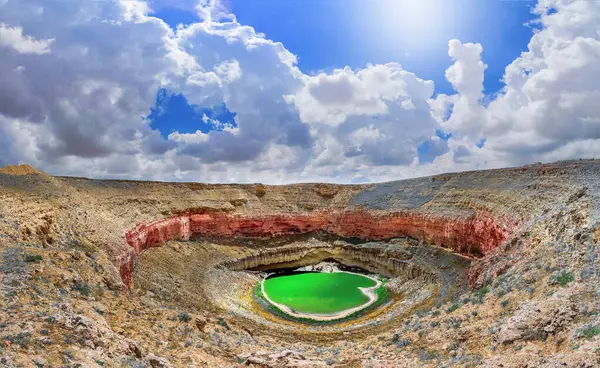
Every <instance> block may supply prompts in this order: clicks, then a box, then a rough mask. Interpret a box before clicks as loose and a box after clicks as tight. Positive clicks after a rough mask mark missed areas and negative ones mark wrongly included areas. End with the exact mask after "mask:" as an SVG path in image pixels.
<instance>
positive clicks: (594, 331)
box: [581, 325, 600, 340]
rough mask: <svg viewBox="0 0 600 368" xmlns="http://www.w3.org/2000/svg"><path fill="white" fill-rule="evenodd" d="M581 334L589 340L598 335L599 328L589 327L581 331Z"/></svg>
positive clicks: (599, 333) (599, 332)
mask: <svg viewBox="0 0 600 368" xmlns="http://www.w3.org/2000/svg"><path fill="white" fill-rule="evenodd" d="M581 334H582V335H583V337H585V338H586V339H588V340H589V339H591V338H592V337H594V336H598V335H600V327H598V326H592V325H589V326H587V327H586V328H584V329H583V330H582V331H581Z"/></svg>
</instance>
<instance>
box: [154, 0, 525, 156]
mask: <svg viewBox="0 0 600 368" xmlns="http://www.w3.org/2000/svg"><path fill="white" fill-rule="evenodd" d="M394 1H396V2H397V1H402V0H371V1H369V0H323V1H321V0H285V1H282V0H243V1H240V0H230V1H228V2H226V3H225V5H226V6H227V8H228V10H229V11H231V12H232V13H233V14H235V16H236V18H237V20H238V21H239V22H240V23H241V24H244V25H249V26H252V27H254V28H255V30H256V31H257V32H261V33H264V34H265V36H266V37H267V38H269V39H271V40H273V41H278V42H281V43H283V45H284V46H285V47H286V48H287V49H288V50H289V51H290V52H292V53H293V54H295V55H296V56H297V57H298V66H299V68H300V69H301V70H302V72H304V73H305V74H309V75H311V74H317V73H319V72H331V71H332V70H334V69H336V68H343V67H345V66H349V67H351V68H353V69H360V68H364V67H365V66H366V65H367V64H369V63H371V64H384V63H389V62H398V63H400V64H401V65H402V67H403V68H404V69H406V70H408V71H410V72H413V73H415V74H417V75H418V76H419V77H420V78H423V79H429V80H433V81H434V83H435V93H436V94H437V93H445V94H451V93H454V91H453V89H452V86H451V85H450V83H449V82H448V81H447V80H446V78H445V71H446V69H447V68H448V67H449V66H450V65H451V64H452V60H451V59H450V57H449V56H448V40H450V39H453V38H456V39H460V40H461V41H462V42H463V43H466V42H475V43H480V44H481V45H482V46H483V49H484V52H483V56H482V57H483V61H484V63H486V64H487V65H488V67H487V69H486V71H485V78H484V92H485V93H486V94H493V93H495V92H498V91H499V90H500V89H501V88H502V86H503V83H502V81H501V79H502V76H503V74H504V68H505V67H506V66H507V65H508V64H510V62H511V61H512V60H514V59H515V58H516V57H518V56H519V55H520V54H521V52H523V51H526V50H527V44H528V42H529V40H530V39H531V35H532V33H533V29H532V26H535V25H529V24H528V23H529V22H530V21H531V20H532V19H534V16H533V14H532V12H531V7H532V6H534V5H535V2H534V1H527V0H525V1H519V0H475V1H474V0H443V1H442V0H422V1H423V2H425V3H427V4H426V6H425V9H426V11H427V12H428V13H430V14H435V16H433V17H432V18H431V19H429V20H426V19H419V21H430V22H436V23H438V24H439V27H438V28H437V29H436V30H435V31H433V32H432V34H429V33H428V32H423V31H424V30H423V29H421V28H417V29H414V30H413V29H410V27H407V28H403V27H402V26H398V24H397V22H399V20H398V19H402V16H401V14H400V15H398V16H397V17H396V19H395V18H394V15H393V14H392V15H391V16H390V17H385V16H383V15H382V14H381V11H384V12H387V10H385V9H384V7H386V6H389V3H390V2H394ZM411 1H412V0H411ZM395 11H396V12H398V13H402V12H403V10H402V6H400V8H399V9H396V10H395ZM153 16H155V17H158V18H161V19H163V20H164V21H165V22H166V23H167V24H169V25H170V26H171V27H173V28H176V27H177V25H178V24H184V25H188V24H191V23H194V22H198V21H199V18H198V15H197V14H196V12H195V10H194V9H193V7H188V8H186V7H182V6H169V5H164V6H161V7H159V8H158V10H157V11H155V13H153ZM408 16H409V17H410V15H408ZM405 33H406V34H405ZM424 33H428V34H424ZM386 35H387V36H386ZM158 98H159V99H160V98H161V97H160V96H159V97H158ZM162 98H163V100H162V101H161V104H162V105H163V108H164V111H163V112H162V113H160V114H158V113H157V112H156V111H154V112H153V114H152V115H151V116H149V117H148V118H149V119H150V120H151V121H152V127H153V128H155V129H158V130H159V131H160V132H161V134H162V135H163V136H165V137H166V136H167V135H168V134H169V133H170V132H172V131H179V132H181V133H193V132H195V131H196V130H200V131H202V132H205V133H206V132H208V131H210V130H212V129H211V128H210V127H209V126H207V125H206V124H202V123H201V117H202V115H203V114H206V113H207V112H208V114H209V115H210V114H211V113H210V112H209V111H210V109H211V107H210V106H190V105H187V104H186V101H185V97H184V96H181V95H175V96H172V98H173V100H172V101H169V100H165V99H164V96H163V97H162ZM219 108H220V107H219ZM225 108H226V107H225ZM212 114H213V115H219V112H218V111H217V112H214V113H212ZM226 119H227V120H228V121H231V122H234V121H235V120H234V117H233V116H227V118H226ZM446 140H447V139H446ZM426 151H427V144H424V145H423V146H422V148H420V152H426ZM421 156H422V157H423V158H424V157H426V156H427V154H426V153H425V154H424V155H421ZM431 160H432V158H430V157H428V158H427V159H426V161H431Z"/></svg>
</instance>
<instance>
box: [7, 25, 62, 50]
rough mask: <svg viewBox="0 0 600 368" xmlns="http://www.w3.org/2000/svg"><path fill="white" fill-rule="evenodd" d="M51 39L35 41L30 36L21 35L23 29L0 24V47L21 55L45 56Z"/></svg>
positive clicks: (52, 40)
mask: <svg viewBox="0 0 600 368" xmlns="http://www.w3.org/2000/svg"><path fill="white" fill-rule="evenodd" d="M53 42H54V39H53V38H49V39H46V40H36V39H34V38H33V37H31V36H26V35H24V34H23V28H21V27H10V26H9V25H8V24H6V23H0V47H8V48H12V49H14V50H16V51H17V52H19V53H21V54H38V55H40V54H47V53H49V52H50V46H51V45H52V43H53Z"/></svg>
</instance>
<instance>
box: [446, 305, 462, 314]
mask: <svg viewBox="0 0 600 368" xmlns="http://www.w3.org/2000/svg"><path fill="white" fill-rule="evenodd" d="M458 308H460V304H458V303H454V304H452V305H451V306H450V307H449V308H448V309H446V313H452V312H454V311H455V310H457V309H458Z"/></svg>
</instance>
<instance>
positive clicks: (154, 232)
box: [120, 210, 519, 285]
mask: <svg viewBox="0 0 600 368" xmlns="http://www.w3.org/2000/svg"><path fill="white" fill-rule="evenodd" d="M518 225H519V224H518V222H516V221H512V222H511V221H509V220H508V219H506V218H502V219H501V220H500V221H498V220H497V219H495V218H494V217H493V216H492V214H491V213H489V212H484V211H479V212H468V211H464V212H462V213H459V214H457V215H455V216H449V215H446V216H443V215H438V214H435V213H427V212H411V211H405V212H392V213H390V212H383V211H366V210H331V211H322V210H321V211H320V210H317V211H311V212H302V213H278V214H270V215H258V216H250V215H240V214H230V213H225V212H216V211H214V212H204V213H196V214H186V215H180V216H176V217H173V218H169V219H163V220H159V221H156V222H152V223H149V224H141V225H138V226H137V227H136V228H134V229H132V230H130V231H129V232H127V234H126V239H127V243H128V244H129V245H130V246H131V247H133V249H134V250H135V255H137V254H139V253H140V252H142V251H143V250H145V249H148V248H151V247H155V246H160V245H161V244H163V243H164V242H166V241H168V240H187V239H189V238H190V237H192V236H211V237H258V238H274V237H279V236H287V235H293V234H301V233H309V232H314V231H323V232H327V233H330V234H335V235H339V236H343V237H356V238H361V239H368V240H381V239H387V238H393V237H406V236H408V237H411V238H415V239H418V240H421V241H424V242H426V243H429V244H434V245H439V246H443V247H446V248H449V249H452V250H454V251H456V252H458V253H460V254H462V255H465V256H469V257H472V256H479V255H485V254H487V253H489V252H490V251H492V250H493V249H495V248H496V247H497V246H498V245H499V244H501V243H502V242H503V241H504V240H505V239H506V238H507V236H509V235H510V234H511V233H512V229H513V228H515V227H517V226H518ZM134 260H135V257H132V258H131V259H130V260H129V264H128V263H122V264H121V265H120V271H121V277H122V279H123V281H124V282H125V283H126V284H128V285H129V284H130V283H131V270H132V265H131V263H132V262H133V261H134Z"/></svg>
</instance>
